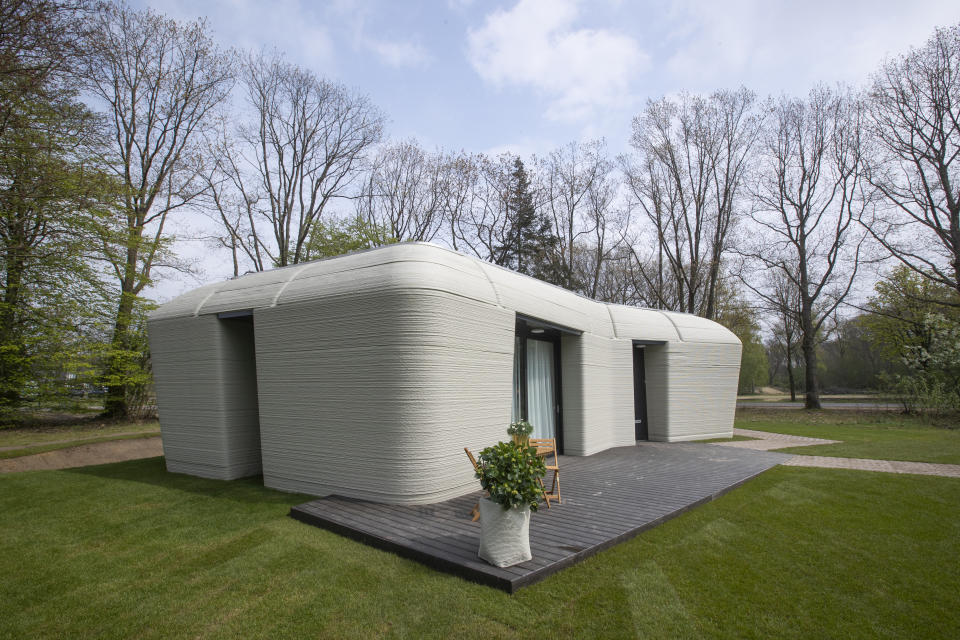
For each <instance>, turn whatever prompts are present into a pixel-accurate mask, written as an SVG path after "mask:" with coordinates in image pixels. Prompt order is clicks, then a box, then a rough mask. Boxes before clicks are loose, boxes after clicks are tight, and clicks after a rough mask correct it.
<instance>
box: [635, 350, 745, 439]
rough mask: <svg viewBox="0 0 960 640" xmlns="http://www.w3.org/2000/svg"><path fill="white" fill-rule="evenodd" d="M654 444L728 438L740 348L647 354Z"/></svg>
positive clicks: (650, 413)
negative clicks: (658, 441) (656, 441)
mask: <svg viewBox="0 0 960 640" xmlns="http://www.w3.org/2000/svg"><path fill="white" fill-rule="evenodd" d="M646 372H647V417H648V423H649V426H650V439H651V440H660V441H665V442H680V441H684V440H705V439H709V438H729V437H731V436H732V435H733V418H734V413H735V411H736V406H737V378H738V376H739V373H740V344H739V343H737V344H729V343H725V344H710V343H684V342H679V343H677V342H675V343H670V344H666V345H663V346H657V347H647V348H646Z"/></svg>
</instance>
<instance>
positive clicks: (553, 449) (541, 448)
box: [530, 438, 557, 467]
mask: <svg viewBox="0 0 960 640" xmlns="http://www.w3.org/2000/svg"><path fill="white" fill-rule="evenodd" d="M530 446H531V447H534V448H536V450H537V455H538V456H541V457H543V458H546V457H547V456H549V455H552V456H553V466H555V467H556V466H557V439H556V438H530Z"/></svg>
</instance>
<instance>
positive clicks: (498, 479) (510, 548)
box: [477, 442, 546, 567]
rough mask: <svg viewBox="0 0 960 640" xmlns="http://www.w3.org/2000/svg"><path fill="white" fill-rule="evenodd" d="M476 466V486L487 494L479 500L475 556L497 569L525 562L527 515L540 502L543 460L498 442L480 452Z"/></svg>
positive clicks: (521, 448)
mask: <svg viewBox="0 0 960 640" xmlns="http://www.w3.org/2000/svg"><path fill="white" fill-rule="evenodd" d="M477 464H478V467H479V470H478V471H477V477H478V478H479V479H480V485H481V486H482V487H483V488H484V489H486V490H487V492H488V494H489V497H485V498H481V499H480V550H479V552H478V554H477V555H479V556H480V558H482V559H484V560H486V561H487V562H489V563H490V564H492V565H495V566H497V567H509V566H511V565H514V564H517V563H520V562H525V561H527V560H529V559H530V558H532V557H533V556H532V555H531V553H530V512H531V511H536V510H537V507H538V505H539V503H540V500H541V499H542V498H543V486H542V485H541V484H540V481H539V480H540V478H541V477H542V476H543V474H544V473H545V472H546V467H545V466H544V462H543V460H542V459H541V458H540V457H539V456H537V450H536V449H534V448H533V447H530V446H526V445H523V446H521V445H518V444H516V443H514V442H498V443H497V444H496V445H494V446H492V447H487V448H486V449H484V450H483V451H481V452H480V457H479V458H478V460H477Z"/></svg>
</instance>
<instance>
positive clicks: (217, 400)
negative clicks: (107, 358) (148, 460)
mask: <svg viewBox="0 0 960 640" xmlns="http://www.w3.org/2000/svg"><path fill="white" fill-rule="evenodd" d="M150 351H151V358H152V361H153V375H154V384H155V388H156V393H157V403H158V405H159V407H160V425H161V431H162V435H163V450H164V456H165V457H166V463H167V469H168V470H170V471H173V472H176V473H189V474H191V475H196V476H201V477H205V478H218V479H222V480H230V479H233V478H240V477H244V476H250V475H256V474H258V473H260V434H259V430H258V415H257V414H258V412H257V389H256V376H255V369H254V354H253V327H252V325H251V324H250V323H249V321H243V320H218V319H217V317H216V316H200V317H197V318H192V317H190V318H176V319H169V320H153V321H151V323H150Z"/></svg>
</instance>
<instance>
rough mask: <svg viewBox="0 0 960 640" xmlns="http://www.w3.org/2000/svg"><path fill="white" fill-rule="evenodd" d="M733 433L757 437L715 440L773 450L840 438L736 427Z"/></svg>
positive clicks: (741, 446) (833, 442)
mask: <svg viewBox="0 0 960 640" xmlns="http://www.w3.org/2000/svg"><path fill="white" fill-rule="evenodd" d="M733 435H735V436H745V437H747V438H756V440H736V441H733V442H714V443H713V444H717V445H720V446H723V447H736V448H737V449H754V450H756V451H771V450H773V449H785V448H786V447H808V446H810V445H814V444H836V443H838V442H840V441H839V440H824V439H823V438H808V437H806V436H788V435H787V434H785V433H769V432H767V431H753V430H752V429H734V430H733Z"/></svg>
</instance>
